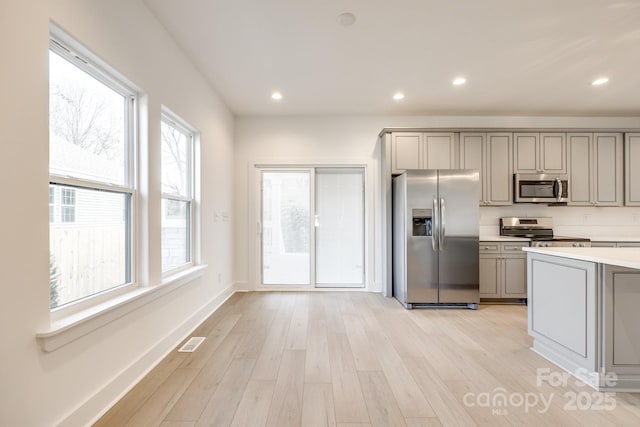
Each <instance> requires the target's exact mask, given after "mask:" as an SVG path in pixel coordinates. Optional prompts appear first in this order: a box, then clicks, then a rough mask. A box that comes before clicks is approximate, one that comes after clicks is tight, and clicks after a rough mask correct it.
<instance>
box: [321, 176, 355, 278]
mask: <svg viewBox="0 0 640 427" xmlns="http://www.w3.org/2000/svg"><path fill="white" fill-rule="evenodd" d="M315 181H316V197H315V199H316V206H315V208H316V216H315V231H316V239H315V240H316V269H315V270H316V286H318V287H337V286H340V287H342V286H344V287H361V286H362V285H363V278H364V269H363V267H364V171H363V170H362V169H361V168H357V169H347V168H335V169H333V168H332V169H329V168H318V169H316V180H315Z"/></svg>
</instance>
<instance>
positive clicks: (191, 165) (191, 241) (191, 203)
mask: <svg viewBox="0 0 640 427" xmlns="http://www.w3.org/2000/svg"><path fill="white" fill-rule="evenodd" d="M162 123H165V124H167V125H169V126H171V127H173V128H175V129H177V130H178V131H179V132H182V133H183V134H185V135H186V137H187V171H186V173H187V181H186V184H187V191H186V192H187V194H188V195H187V196H184V195H182V194H178V193H167V192H165V191H162V187H163V186H162V144H163V142H162V134H161V135H160V188H161V200H160V201H161V203H160V206H162V205H163V203H162V201H163V200H166V201H167V202H168V201H178V202H187V218H186V220H187V227H188V232H187V239H188V242H187V247H186V250H187V257H188V261H187V262H186V263H184V264H180V265H178V266H175V267H171V268H168V269H167V270H165V269H164V267H163V265H162V264H163V263H162V241H161V243H160V257H161V259H160V269H161V271H162V277H168V276H172V275H174V274H176V273H179V272H181V271H184V270H187V269H189V268H192V267H193V266H195V265H196V262H195V260H194V258H195V255H196V253H195V251H196V247H195V224H196V222H195V220H196V209H195V204H196V183H197V179H196V166H195V165H196V141H197V138H198V134H199V133H198V131H197V130H196V129H195V128H194V127H193V126H191V125H190V124H188V123H187V122H186V121H185V120H184V119H182V118H181V117H180V116H178V115H177V114H175V113H174V112H173V111H171V110H170V109H169V108H167V107H165V106H164V105H163V106H162V112H161V115H160V126H161V127H162ZM165 206H166V203H165ZM164 216H165V212H161V220H162V218H164ZM160 233H162V227H161V228H160Z"/></svg>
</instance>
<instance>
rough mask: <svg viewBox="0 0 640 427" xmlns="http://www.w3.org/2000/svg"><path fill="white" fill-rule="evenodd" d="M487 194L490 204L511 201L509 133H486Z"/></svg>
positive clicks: (511, 163) (511, 176)
mask: <svg viewBox="0 0 640 427" xmlns="http://www.w3.org/2000/svg"><path fill="white" fill-rule="evenodd" d="M486 181H487V185H486V187H487V195H486V197H485V198H486V199H487V201H489V202H490V204H491V205H510V204H512V203H513V157H512V156H511V134H510V133H507V134H504V133H495V134H488V135H487V170H486Z"/></svg>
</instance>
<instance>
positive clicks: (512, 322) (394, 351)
mask: <svg viewBox="0 0 640 427" xmlns="http://www.w3.org/2000/svg"><path fill="white" fill-rule="evenodd" d="M526 326H527V319H526V307H523V306H499V305H493V306H480V309H479V310H477V311H471V310H463V309H461V310H413V311H408V310H405V309H404V308H402V307H401V306H400V305H399V304H398V303H397V302H396V301H395V300H393V299H388V298H384V297H382V296H380V295H377V294H370V293H356V292H349V293H347V292H331V293H322V292H314V293H295V292H253V293H239V294H235V295H234V296H233V297H231V298H230V299H229V301H227V302H226V303H225V304H224V305H223V306H222V307H221V308H220V309H219V310H218V311H216V312H215V313H214V314H213V315H212V316H211V317H210V318H209V319H207V320H206V321H205V322H204V323H203V324H202V325H201V326H200V327H199V328H198V329H197V330H196V331H195V333H194V334H193V335H194V336H206V337H207V339H206V340H205V341H204V343H203V344H202V345H201V346H200V347H199V348H198V350H197V351H196V352H195V353H178V352H175V351H174V352H172V353H171V354H170V355H169V356H168V357H167V358H166V359H164V360H163V361H162V362H161V363H160V364H159V365H158V366H157V367H156V368H155V369H154V370H153V371H152V372H151V373H150V374H149V375H147V376H146V377H145V378H144V379H143V380H142V381H141V382H140V383H139V384H138V385H137V386H136V387H135V388H134V389H132V390H131V391H130V392H129V393H128V394H127V395H126V396H125V397H124V398H123V399H122V400H121V401H120V402H118V403H117V404H116V405H115V406H114V407H113V408H112V409H111V410H109V412H107V413H106V414H105V416H104V417H102V418H101V419H100V420H99V422H98V423H97V425H98V426H124V425H127V426H129V425H131V426H143V425H151V426H156V425H160V426H164V427H178V426H180V427H187V426H204V425H207V426H228V425H233V426H263V425H267V426H277V427H285V426H343V427H347V426H369V425H370V426H385V427H386V426H409V427H413V426H439V425H444V426H448V425H457V426H473V425H488V426H500V425H507V426H510V425H513V426H520V425H549V426H559V425H562V426H579V425H592V426H609V425H635V426H638V425H640V394H632V393H617V394H615V396H613V397H608V399H610V400H605V399H604V397H605V395H604V394H602V393H596V392H594V391H593V390H592V389H590V388H587V387H584V386H581V384H580V383H579V382H578V381H577V380H575V379H574V378H573V377H571V378H568V379H567V380H566V381H565V382H566V383H567V384H566V385H563V386H558V387H553V386H551V385H550V384H549V382H548V381H542V383H541V384H538V383H537V378H536V369H538V368H550V369H551V371H552V372H558V373H559V372H561V371H560V370H558V369H557V368H555V366H554V365H552V364H551V363H549V362H547V361H546V360H545V359H543V358H541V357H540V356H538V355H536V354H535V353H533V352H532V351H531V350H529V346H530V345H531V339H530V337H529V336H528V335H527V328H526ZM500 396H506V397H507V399H508V401H507V404H506V405H502V406H500V405H499V404H500V401H496V403H497V404H498V405H497V406H491V405H490V403H491V400H492V399H494V398H496V397H497V398H499V397H500ZM524 399H526V400H528V401H529V402H530V403H531V407H529V408H525V406H524V405H523V404H522V401H523V400H524ZM535 399H538V400H535ZM541 399H544V402H550V403H549V404H548V407H545V403H543V401H542V400H541ZM598 405H600V407H598ZM614 405H615V408H613V406H614Z"/></svg>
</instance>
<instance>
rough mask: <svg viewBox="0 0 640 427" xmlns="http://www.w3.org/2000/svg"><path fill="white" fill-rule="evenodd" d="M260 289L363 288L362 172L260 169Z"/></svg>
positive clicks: (346, 169)
mask: <svg viewBox="0 0 640 427" xmlns="http://www.w3.org/2000/svg"><path fill="white" fill-rule="evenodd" d="M258 175H259V180H260V183H259V188H260V218H259V224H258V229H259V236H260V238H259V251H260V275H261V284H262V285H264V286H272V285H273V286H278V285H280V286H287V285H297V286H301V287H313V286H317V287H363V286H364V169H363V168H308V169H305V168H300V169H275V168H261V169H259V174H258Z"/></svg>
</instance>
